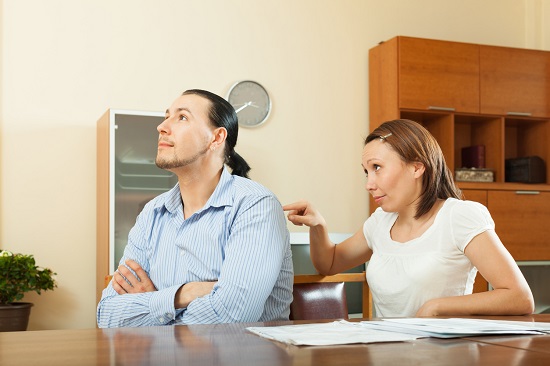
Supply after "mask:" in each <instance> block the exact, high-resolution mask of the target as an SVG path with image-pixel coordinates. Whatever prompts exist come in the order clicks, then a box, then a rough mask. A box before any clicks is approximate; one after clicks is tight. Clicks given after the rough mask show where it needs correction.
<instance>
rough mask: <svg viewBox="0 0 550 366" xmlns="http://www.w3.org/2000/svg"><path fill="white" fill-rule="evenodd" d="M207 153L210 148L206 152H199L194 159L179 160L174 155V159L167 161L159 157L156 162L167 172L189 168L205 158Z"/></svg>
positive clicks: (205, 149)
mask: <svg viewBox="0 0 550 366" xmlns="http://www.w3.org/2000/svg"><path fill="white" fill-rule="evenodd" d="M207 152H208V148H207V147H205V148H204V150H202V151H199V152H198V153H196V154H195V155H193V156H192V157H190V158H187V159H179V158H178V157H177V156H176V154H174V155H173V158H172V159H170V160H169V159H165V158H161V157H159V156H158V155H157V158H156V160H155V164H156V165H157V166H158V167H159V168H161V169H165V170H170V169H176V168H182V167H185V166H188V165H190V164H193V163H194V162H195V161H197V160H199V158H200V157H201V156H203V155H204V154H206V153H207Z"/></svg>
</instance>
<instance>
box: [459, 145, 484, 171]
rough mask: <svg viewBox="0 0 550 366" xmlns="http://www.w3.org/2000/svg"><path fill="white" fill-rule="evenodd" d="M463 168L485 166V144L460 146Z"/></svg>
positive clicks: (480, 167)
mask: <svg viewBox="0 0 550 366" xmlns="http://www.w3.org/2000/svg"><path fill="white" fill-rule="evenodd" d="M462 167H463V168H476V169H483V168H485V145H475V146H468V147H463V148H462Z"/></svg>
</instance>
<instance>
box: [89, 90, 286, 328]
mask: <svg viewBox="0 0 550 366" xmlns="http://www.w3.org/2000/svg"><path fill="white" fill-rule="evenodd" d="M157 130H158V131H159V140H158V151H157V159H156V164H157V166H159V167H160V168H163V169H166V170H168V171H171V172H173V173H174V174H176V175H177V177H178V184H177V185H176V186H175V187H174V188H172V189H171V190H170V191H168V192H166V193H164V194H161V195H159V196H158V197H156V198H154V199H153V200H151V201H150V202H149V203H147V204H146V205H145V207H144V209H143V211H142V212H141V213H140V214H139V216H138V218H137V220H136V224H135V226H134V227H133V228H132V230H131V231H130V233H129V236H128V244H127V246H126V248H125V250H124V255H123V257H122V259H121V261H120V265H119V267H118V270H117V271H116V272H115V274H114V276H113V280H112V281H111V284H110V285H109V286H108V287H107V288H106V289H105V290H104V291H103V294H102V298H101V301H100V302H99V304H98V308H97V323H98V325H99V327H101V328H103V327H121V326H131V327H134V326H150V325H164V324H194V323H229V322H255V321H269V320H278V319H288V315H289V311H290V310H289V306H290V302H291V301H292V283H293V269H292V255H291V251H290V244H289V233H288V230H287V228H286V222H285V218H284V214H283V211H282V207H281V205H280V203H279V202H278V200H277V198H276V197H275V196H274V195H273V194H272V193H271V192H270V191H268V190H267V189H266V188H264V187H263V186H261V185H260V184H258V183H256V182H253V181H251V180H249V179H247V178H248V177H247V175H248V171H249V170H250V167H249V166H248V164H247V163H246V161H245V160H244V159H243V158H242V157H241V156H240V155H239V154H237V153H236V152H235V149H234V148H235V145H236V143H237V135H238V123H237V114H236V113H235V110H234V109H233V107H232V106H231V105H230V104H229V103H228V102H227V101H226V100H225V99H223V98H221V97H219V96H217V95H215V94H213V93H210V92H207V91H204V90H188V91H186V92H184V93H183V94H182V95H181V96H180V97H179V98H177V99H176V100H175V101H174V103H173V104H172V105H171V106H170V108H169V109H167V110H166V118H165V120H164V121H163V122H162V123H161V124H160V125H159V126H158V127H157ZM225 165H227V166H228V167H229V168H231V173H230V172H229V169H228V168H227V167H226V166H225Z"/></svg>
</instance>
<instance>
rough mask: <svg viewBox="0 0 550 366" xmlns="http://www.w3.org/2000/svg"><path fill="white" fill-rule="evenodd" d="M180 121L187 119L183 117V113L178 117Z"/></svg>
mask: <svg viewBox="0 0 550 366" xmlns="http://www.w3.org/2000/svg"><path fill="white" fill-rule="evenodd" d="M179 120H180V121H187V117H185V116H184V115H183V114H182V115H181V116H180V118H179Z"/></svg>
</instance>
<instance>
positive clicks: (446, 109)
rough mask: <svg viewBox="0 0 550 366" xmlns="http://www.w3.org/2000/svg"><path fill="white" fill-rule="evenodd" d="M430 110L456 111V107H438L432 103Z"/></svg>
mask: <svg viewBox="0 0 550 366" xmlns="http://www.w3.org/2000/svg"><path fill="white" fill-rule="evenodd" d="M428 110H430V111H447V112H454V111H455V109H454V108H452V107H438V106H436V105H431V106H429V107H428Z"/></svg>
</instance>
